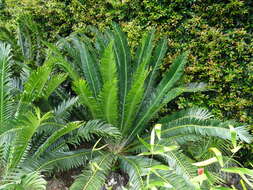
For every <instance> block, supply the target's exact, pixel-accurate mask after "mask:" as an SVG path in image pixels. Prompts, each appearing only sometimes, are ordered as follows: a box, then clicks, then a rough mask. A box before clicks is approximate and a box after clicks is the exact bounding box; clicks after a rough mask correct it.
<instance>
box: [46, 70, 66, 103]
mask: <svg viewBox="0 0 253 190" xmlns="http://www.w3.org/2000/svg"><path fill="white" fill-rule="evenodd" d="M66 78H67V75H66V74H64V73H60V74H55V75H53V76H51V77H50V80H49V81H48V82H47V84H46V87H45V88H44V92H43V94H44V98H45V99H48V97H49V96H50V95H51V94H52V93H53V92H54V91H55V89H56V88H57V87H58V86H59V85H60V84H61V83H62V82H63V81H65V80H66Z"/></svg>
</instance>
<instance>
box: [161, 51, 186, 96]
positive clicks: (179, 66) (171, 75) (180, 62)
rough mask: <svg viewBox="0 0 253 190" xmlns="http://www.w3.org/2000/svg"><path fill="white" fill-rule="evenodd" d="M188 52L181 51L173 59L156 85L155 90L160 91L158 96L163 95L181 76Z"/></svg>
mask: <svg viewBox="0 0 253 190" xmlns="http://www.w3.org/2000/svg"><path fill="white" fill-rule="evenodd" d="M187 57H188V53H187V52H186V53H183V54H181V55H179V56H177V57H176V59H174V61H173V63H172V65H171V66H170V69H169V71H168V72H167V73H166V74H165V76H164V77H163V79H162V81H161V82H160V83H159V85H158V87H157V91H158V92H160V94H159V96H163V94H164V93H166V92H167V91H168V90H169V89H171V88H172V87H173V86H174V84H175V83H176V82H177V81H178V80H179V79H180V78H181V77H182V75H183V72H184V66H185V64H186V62H187Z"/></svg>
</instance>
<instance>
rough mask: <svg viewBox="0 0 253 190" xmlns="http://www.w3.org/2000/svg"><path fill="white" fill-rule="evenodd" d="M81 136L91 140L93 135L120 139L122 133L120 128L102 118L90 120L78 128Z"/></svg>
mask: <svg viewBox="0 0 253 190" xmlns="http://www.w3.org/2000/svg"><path fill="white" fill-rule="evenodd" d="M77 134H78V135H79V136H80V137H82V138H84V139H86V140H90V139H91V138H92V137H93V135H97V136H99V137H104V138H108V139H120V138H121V133H120V131H119V130H118V128H116V127H113V126H112V125H111V124H107V123H105V122H103V121H100V120H90V121H88V122H87V123H86V124H85V125H84V126H82V127H80V128H79V129H78V133H77Z"/></svg>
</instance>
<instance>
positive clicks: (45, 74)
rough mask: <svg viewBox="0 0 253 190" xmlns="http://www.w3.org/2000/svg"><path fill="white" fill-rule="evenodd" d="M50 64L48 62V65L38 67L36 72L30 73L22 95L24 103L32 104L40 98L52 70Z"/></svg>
mask: <svg viewBox="0 0 253 190" xmlns="http://www.w3.org/2000/svg"><path fill="white" fill-rule="evenodd" d="M50 64H51V63H50V61H48V64H45V65H43V66H42V67H38V69H37V70H35V71H33V72H32V73H31V75H30V76H29V78H28V80H27V82H26V83H25V86H24V93H23V95H22V96H23V101H24V102H32V101H34V100H35V99H36V98H39V97H41V96H42V93H43V88H44V86H45V84H46V82H47V80H48V79H49V75H50V73H51V70H52V67H51V65H50Z"/></svg>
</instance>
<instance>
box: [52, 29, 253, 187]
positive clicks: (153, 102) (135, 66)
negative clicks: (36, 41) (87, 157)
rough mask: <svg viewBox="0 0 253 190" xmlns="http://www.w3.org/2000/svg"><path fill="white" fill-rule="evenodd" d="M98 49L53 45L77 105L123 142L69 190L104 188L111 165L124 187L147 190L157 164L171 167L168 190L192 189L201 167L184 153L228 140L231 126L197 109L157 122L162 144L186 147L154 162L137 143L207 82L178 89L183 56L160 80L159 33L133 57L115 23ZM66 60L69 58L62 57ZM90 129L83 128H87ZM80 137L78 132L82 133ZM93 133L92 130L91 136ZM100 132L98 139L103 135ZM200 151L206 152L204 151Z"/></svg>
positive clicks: (65, 42) (68, 42)
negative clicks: (123, 177) (168, 109)
mask: <svg viewBox="0 0 253 190" xmlns="http://www.w3.org/2000/svg"><path fill="white" fill-rule="evenodd" d="M96 33H97V35H96V39H95V42H94V43H93V42H92V40H89V39H88V38H87V37H85V36H84V35H82V34H73V35H70V36H69V37H67V38H65V39H62V40H60V41H59V42H58V44H57V45H58V47H56V46H53V45H50V44H48V47H49V48H50V49H51V53H52V55H54V56H55V57H57V59H58V61H57V64H58V66H60V67H61V68H62V69H63V70H65V71H66V72H67V73H68V74H69V76H70V78H71V79H72V80H73V90H74V91H75V92H76V94H77V95H78V97H79V99H78V101H79V103H80V104H81V105H83V106H84V108H85V109H87V110H88V111H89V113H90V119H100V120H103V121H105V122H107V123H109V124H111V125H113V126H114V127H116V128H117V129H118V131H119V132H120V136H121V138H120V139H119V140H118V141H116V142H115V141H111V139H110V138H106V136H105V138H104V137H103V138H102V139H103V143H104V144H101V142H102V141H101V140H100V143H96V145H97V144H101V146H102V147H101V149H103V154H102V155H99V156H98V157H96V158H94V159H93V160H91V161H90V163H89V164H88V166H87V168H86V169H85V170H84V171H83V173H82V174H81V175H80V176H79V177H78V178H77V179H76V181H75V183H74V184H73V185H72V186H71V187H70V189H71V190H96V189H97V190H99V189H100V188H101V187H102V186H103V185H104V183H105V181H106V177H107V176H108V174H109V173H110V171H111V169H112V168H113V167H112V166H118V167H119V168H120V170H121V171H122V172H125V173H127V174H128V176H129V182H128V184H127V188H129V189H131V190H135V189H136V190H139V189H144V188H145V183H144V181H143V179H145V176H147V169H148V167H149V163H150V161H151V160H153V161H152V163H161V164H166V165H168V166H169V167H170V168H172V170H168V171H162V173H163V174H162V175H163V176H164V177H166V179H167V180H168V183H170V184H171V189H187V190H189V189H193V188H194V185H193V184H192V181H191V180H192V179H193V178H194V177H195V176H196V175H197V167H195V166H193V165H192V164H191V163H192V162H193V160H194V161H196V160H197V159H196V158H194V157H189V155H191V154H190V153H189V152H188V153H187V152H186V151H185V148H184V147H185V146H187V144H188V143H189V142H191V143H194V144H196V143H197V142H200V141H201V138H205V139H209V138H210V137H212V138H218V139H223V140H227V139H230V130H229V129H228V125H229V124H231V122H230V121H228V122H222V121H218V120H214V119H212V118H211V114H210V113H208V112H207V111H206V110H203V109H197V108H192V109H188V110H183V111H180V112H177V113H174V114H171V115H168V116H165V117H164V118H162V119H160V120H159V123H161V124H162V125H163V132H162V134H161V136H162V139H163V141H162V143H163V144H162V145H164V146H179V147H181V148H184V149H183V150H184V151H182V150H180V149H181V148H179V149H177V150H173V151H167V152H166V153H165V154H163V155H162V156H161V155H156V156H154V157H152V158H150V157H146V156H145V155H143V156H141V157H139V156H137V154H138V153H140V152H142V151H145V147H143V145H141V144H140V143H139V141H137V140H136V138H137V136H142V138H143V139H145V140H147V141H148V139H149V137H148V136H147V135H145V133H146V131H145V130H146V129H149V124H150V121H152V120H153V119H155V118H156V115H157V114H158V113H159V111H160V110H161V109H162V108H163V107H164V106H165V105H167V104H168V103H169V102H170V101H172V100H173V99H175V98H176V97H178V96H179V95H181V94H182V93H185V92H196V91H200V90H203V89H205V85H204V84H203V83H192V84H188V85H184V84H180V82H179V81H180V78H181V77H182V75H183V71H184V66H185V64H186V62H187V53H183V54H182V55H179V56H178V57H177V58H176V59H175V60H174V61H173V63H172V65H171V67H170V69H169V71H168V72H167V73H166V74H165V75H164V76H162V77H160V76H159V67H160V66H161V64H162V61H163V58H164V56H165V55H166V51H167V40H166V39H162V40H161V41H159V42H158V44H157V45H156V46H155V45H154V31H153V32H151V33H148V34H146V35H145V36H144V37H143V39H142V41H141V44H140V46H139V47H138V48H137V51H136V53H135V54H134V56H132V55H131V52H130V48H129V46H128V42H127V39H126V35H125V34H124V33H123V32H122V31H121V29H120V27H119V26H118V25H116V24H114V25H113V30H107V31H106V32H105V33H100V32H98V31H96ZM62 54H64V55H66V58H65V57H63V56H62ZM235 125H236V126H237V127H236V128H235V130H236V132H237V133H238V140H242V141H245V142H250V141H251V140H252V139H251V137H250V135H249V133H248V132H247V130H246V129H245V128H244V127H241V126H240V125H238V124H235ZM82 130H85V127H84V128H82ZM82 130H80V131H79V132H78V133H77V136H78V134H82ZM88 130H91V129H88ZM103 130H106V129H100V130H99V131H97V133H98V134H99V133H103V132H102V131H103ZM200 146H201V145H200ZM195 159H196V160H195Z"/></svg>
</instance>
